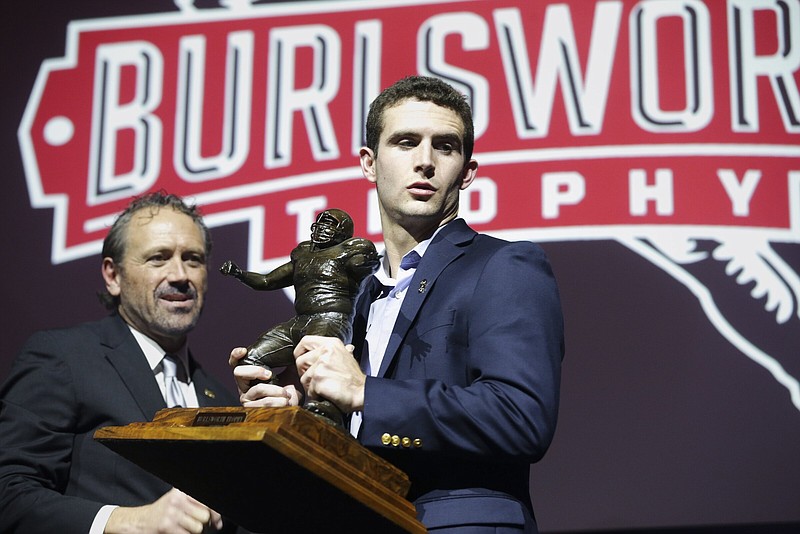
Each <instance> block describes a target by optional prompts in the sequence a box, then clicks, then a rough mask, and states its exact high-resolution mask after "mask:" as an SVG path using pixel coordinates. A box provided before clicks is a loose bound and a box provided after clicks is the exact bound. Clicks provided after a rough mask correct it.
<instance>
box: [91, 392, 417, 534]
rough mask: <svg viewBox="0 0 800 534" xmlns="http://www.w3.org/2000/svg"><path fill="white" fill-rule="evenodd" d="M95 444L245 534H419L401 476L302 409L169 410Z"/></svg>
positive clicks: (102, 434) (100, 436) (113, 430)
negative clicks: (338, 533)
mask: <svg viewBox="0 0 800 534" xmlns="http://www.w3.org/2000/svg"><path fill="white" fill-rule="evenodd" d="M94 437H95V439H96V440H98V441H100V442H101V443H103V444H104V445H105V446H107V447H109V448H110V449H112V450H113V451H115V452H117V453H118V454H120V455H122V456H123V457H125V458H127V459H129V460H131V461H132V462H134V463H136V464H137V465H139V466H140V467H142V468H144V469H145V470H147V471H149V472H151V473H153V474H155V475H156V476H158V477H160V478H162V479H163V480H164V481H166V482H167V483H169V484H172V485H173V486H175V487H176V488H179V489H181V490H182V491H184V492H186V493H188V494H190V495H192V496H193V497H195V498H197V499H198V500H200V501H201V502H203V503H205V504H206V505H208V506H210V507H211V508H213V509H215V510H216V511H218V512H220V513H221V514H222V515H223V516H225V517H227V518H229V519H231V520H232V521H234V522H236V523H237V524H239V525H240V526H242V527H244V528H246V529H248V530H250V531H252V532H266V531H270V532H275V531H278V532H282V531H289V530H290V529H291V530H297V529H298V528H303V529H304V530H308V531H312V530H311V529H314V528H320V529H324V530H322V531H327V530H328V529H330V528H331V527H332V526H341V527H342V528H344V529H345V530H346V531H348V532H414V533H416V532H418V533H424V532H426V529H425V527H424V526H423V525H422V523H420V522H419V521H418V520H417V519H416V511H415V509H414V506H413V505H412V504H411V503H410V502H409V501H408V500H407V499H405V496H406V495H407V493H408V490H409V488H410V485H411V484H410V482H409V479H408V476H407V475H406V474H405V473H403V472H402V471H400V470H399V469H397V468H396V467H395V466H393V465H392V464H390V463H388V462H386V461H385V460H383V459H382V458H380V457H379V456H377V455H375V454H373V453H372V452H370V451H369V450H367V449H366V448H364V447H363V446H361V444H360V443H358V442H357V441H356V440H355V439H354V438H353V437H352V436H350V435H349V434H347V433H346V432H342V431H341V430H339V429H337V428H335V427H334V425H331V424H330V423H328V422H325V421H322V420H321V419H320V417H318V416H316V415H314V414H312V413H310V412H309V411H308V410H306V409H304V408H300V407H296V406H295V407H286V408H240V407H225V408H172V409H167V410H161V411H159V412H158V413H157V414H156V417H155V419H154V420H153V421H152V422H150V423H131V424H129V425H126V426H119V427H105V428H101V429H99V430H97V431H96V432H95V435H94Z"/></svg>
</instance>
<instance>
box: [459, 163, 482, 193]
mask: <svg viewBox="0 0 800 534" xmlns="http://www.w3.org/2000/svg"><path fill="white" fill-rule="evenodd" d="M477 175H478V162H477V161H476V160H474V159H471V160H469V161H468V162H467V164H466V165H464V171H463V172H462V176H461V189H462V190H463V189H466V188H468V187H469V186H470V184H471V183H472V182H473V181H475V177H476V176H477Z"/></svg>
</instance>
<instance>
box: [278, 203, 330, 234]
mask: <svg viewBox="0 0 800 534" xmlns="http://www.w3.org/2000/svg"><path fill="white" fill-rule="evenodd" d="M327 207H328V197H324V196H318V197H309V198H301V199H298V200H291V201H289V202H287V203H286V214H287V215H297V242H298V243H300V242H302V241H308V239H309V238H310V237H311V225H312V224H313V223H314V221H315V220H316V219H317V213H319V212H321V211H323V210H324V209H326V208H327Z"/></svg>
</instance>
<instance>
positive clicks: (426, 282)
mask: <svg viewBox="0 0 800 534" xmlns="http://www.w3.org/2000/svg"><path fill="white" fill-rule="evenodd" d="M427 285H428V281H427V280H422V281H421V282H420V283H419V289H418V290H417V291H419V292H420V293H425V286H427Z"/></svg>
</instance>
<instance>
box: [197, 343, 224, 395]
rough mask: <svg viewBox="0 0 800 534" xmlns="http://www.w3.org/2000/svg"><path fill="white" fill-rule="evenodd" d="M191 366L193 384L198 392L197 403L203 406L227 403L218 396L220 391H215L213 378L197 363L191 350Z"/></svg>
mask: <svg viewBox="0 0 800 534" xmlns="http://www.w3.org/2000/svg"><path fill="white" fill-rule="evenodd" d="M189 368H190V373H191V375H192V384H193V385H194V390H195V392H196V393H197V404H198V405H199V406H200V407H201V408H204V407H206V406H222V405H225V404H226V403H225V402H224V400H223V399H221V398H219V399H218V398H217V393H218V392H217V391H215V388H214V385H213V384H212V383H211V380H209V378H208V375H206V373H205V371H203V370H202V369H201V368H200V366H199V365H197V362H196V361H195V359H194V357H193V356H192V354H191V352H190V353H189Z"/></svg>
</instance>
